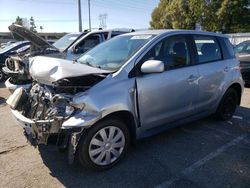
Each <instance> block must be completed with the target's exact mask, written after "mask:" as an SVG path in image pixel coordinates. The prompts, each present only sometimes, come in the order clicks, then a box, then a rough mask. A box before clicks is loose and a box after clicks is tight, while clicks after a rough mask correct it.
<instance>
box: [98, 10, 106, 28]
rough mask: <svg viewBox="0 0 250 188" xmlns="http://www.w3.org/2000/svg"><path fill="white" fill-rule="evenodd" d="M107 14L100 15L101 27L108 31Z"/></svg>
mask: <svg viewBox="0 0 250 188" xmlns="http://www.w3.org/2000/svg"><path fill="white" fill-rule="evenodd" d="M107 16H108V15H107V14H106V13H105V14H99V20H100V25H99V27H100V28H102V29H106V28H107V21H106V20H107Z"/></svg>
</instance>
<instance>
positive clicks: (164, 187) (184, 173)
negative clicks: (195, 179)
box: [156, 134, 247, 188]
mask: <svg viewBox="0 0 250 188" xmlns="http://www.w3.org/2000/svg"><path fill="white" fill-rule="evenodd" d="M246 137H247V134H243V135H241V136H239V137H237V138H235V139H233V140H232V141H230V142H228V143H227V144H225V145H223V146H221V147H220V148H218V149H217V150H215V151H214V152H211V153H209V154H208V155H207V156H205V157H204V158H203V159H201V160H199V161H197V162H195V163H193V164H192V165H191V166H189V167H188V168H185V169H184V170H183V171H181V173H180V175H178V176H176V177H173V178H172V179H170V180H167V181H164V182H162V183H161V184H159V185H157V186H156V188H167V187H169V186H170V185H171V184H173V183H174V182H176V181H178V180H180V179H181V177H182V176H187V175H188V174H190V173H192V172H193V171H194V170H195V169H197V168H198V167H200V166H202V165H204V164H205V163H206V162H207V161H209V160H211V159H213V158H215V157H216V156H218V155H219V154H221V153H222V152H224V151H225V150H226V149H227V148H229V147H231V146H233V145H235V144H238V143H239V142H240V141H242V140H244V139H245V138H246Z"/></svg>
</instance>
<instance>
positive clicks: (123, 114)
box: [101, 110, 136, 143]
mask: <svg viewBox="0 0 250 188" xmlns="http://www.w3.org/2000/svg"><path fill="white" fill-rule="evenodd" d="M110 118H116V119H118V120H120V121H122V122H123V123H125V124H126V125H127V126H128V129H129V132H130V135H131V141H132V143H134V142H135V140H136V120H135V118H134V115H133V114H132V113H131V112H129V111H126V110H121V111H116V112H112V113H110V114H108V115H106V116H105V117H104V118H102V119H101V120H104V119H110Z"/></svg>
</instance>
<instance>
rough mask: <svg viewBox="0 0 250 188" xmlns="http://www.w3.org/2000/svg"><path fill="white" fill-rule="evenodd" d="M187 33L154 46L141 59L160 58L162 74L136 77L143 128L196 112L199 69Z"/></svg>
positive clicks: (168, 38)
mask: <svg viewBox="0 0 250 188" xmlns="http://www.w3.org/2000/svg"><path fill="white" fill-rule="evenodd" d="M187 41H188V40H187V37H186V36H185V35H177V36H171V37H167V38H165V39H163V40H161V41H160V42H158V43H157V44H156V45H155V46H153V47H152V48H151V49H150V50H149V51H148V52H147V53H146V55H145V56H144V57H143V58H142V59H141V61H140V63H139V65H140V64H142V63H143V62H145V61H147V60H161V61H163V62H164V64H165V71H164V72H162V73H150V74H143V75H142V76H138V77H137V78H136V81H137V91H138V105H139V114H140V120H141V124H142V128H143V129H149V128H152V127H155V126H158V125H162V124H165V123H169V122H172V121H175V120H180V119H183V118H186V117H188V116H190V115H192V114H193V113H195V103H196V100H197V97H198V84H197V79H198V71H197V68H196V66H192V63H191V58H190V57H191V56H190V48H189V45H188V42H187Z"/></svg>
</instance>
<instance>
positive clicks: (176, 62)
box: [141, 36, 190, 70]
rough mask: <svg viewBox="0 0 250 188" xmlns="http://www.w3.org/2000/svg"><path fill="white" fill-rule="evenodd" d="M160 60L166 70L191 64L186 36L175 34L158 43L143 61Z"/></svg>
mask: <svg viewBox="0 0 250 188" xmlns="http://www.w3.org/2000/svg"><path fill="white" fill-rule="evenodd" d="M147 60H160V61H163V62H164V64H165V70H170V69H174V68H179V67H184V66H187V65H189V64H190V53H189V50H188V44H187V40H186V37H185V36H173V37H168V38H166V39H163V40H162V41H160V42H159V43H157V44H156V45H155V46H154V47H153V48H152V49H151V50H149V51H148V52H147V54H146V55H145V56H144V57H143V58H142V60H141V61H143V62H145V61H147Z"/></svg>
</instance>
